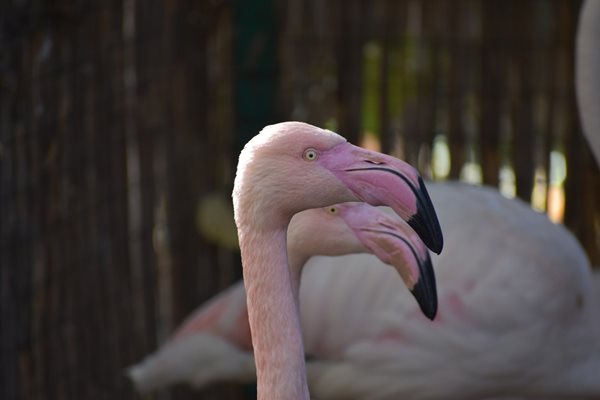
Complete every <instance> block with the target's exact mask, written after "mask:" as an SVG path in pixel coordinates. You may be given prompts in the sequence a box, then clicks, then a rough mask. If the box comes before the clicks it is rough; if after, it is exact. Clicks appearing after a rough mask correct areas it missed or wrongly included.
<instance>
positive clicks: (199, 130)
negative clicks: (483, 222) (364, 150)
mask: <svg viewBox="0 0 600 400" xmlns="http://www.w3.org/2000/svg"><path fill="white" fill-rule="evenodd" d="M579 6H580V2H579V1H575V0H526V1H523V0H505V1H485V0H374V1H368V0H327V1H323V0H288V1H275V0H253V1H241V0H239V1H232V0H229V1H227V0H202V1H200V0H198V1H182V0H145V1H141V0H57V1H42V0H5V1H3V2H2V4H1V5H0V49H1V52H0V296H1V301H0V310H1V320H0V326H1V328H0V398H2V399H111V400H117V399H130V398H136V395H135V394H134V393H133V390H132V387H131V385H130V384H129V382H128V381H127V380H126V379H125V377H124V374H123V369H124V368H125V367H126V366H128V365H131V364H132V363H134V362H137V361H139V360H140V359H141V358H142V357H143V355H145V354H147V353H149V352H150V351H152V350H154V349H155V348H156V347H157V346H158V345H159V344H160V343H162V342H163V341H164V340H165V339H166V337H167V335H168V334H169V333H170V332H171V330H172V329H173V328H174V327H175V326H176V325H177V324H178V323H179V322H181V320H182V319H183V318H184V317H185V316H186V315H187V314H188V313H189V312H190V311H191V310H193V309H194V308H195V307H196V306H197V305H198V304H200V303H201V302H203V301H205V300H206V299H208V298H209V297H210V296H212V295H214V294H215V293H217V292H218V291H220V290H222V289H223V288H225V287H227V286H228V285H229V284H231V283H232V282H234V281H235V280H237V279H239V278H240V276H241V269H240V261H239V253H238V252H237V251H236V250H235V237H233V239H232V237H231V232H232V229H231V227H232V222H231V216H230V215H229V212H228V209H227V206H228V205H227V201H229V200H228V198H229V195H230V192H231V188H232V181H233V177H234V174H235V165H236V158H237V154H238V153H239V151H240V149H241V148H242V147H243V144H244V143H245V142H246V141H247V140H248V139H249V138H251V137H252V136H254V135H255V134H256V133H257V132H258V131H259V130H260V129H261V128H262V127H263V126H264V125H267V124H270V123H274V122H279V121H283V120H302V121H306V122H309V123H312V124H315V125H319V126H323V127H327V128H330V129H333V130H336V131H337V132H339V133H340V134H342V135H344V136H345V137H347V138H348V140H350V141H351V142H353V143H357V144H362V145H363V146H366V147H370V148H374V149H381V150H382V151H385V152H388V153H391V154H394V155H396V156H398V157H401V158H404V159H406V160H407V161H409V162H410V163H412V164H413V165H415V166H418V168H419V170H420V171H421V172H422V173H423V174H424V175H425V176H428V177H429V178H430V179H436V180H445V179H461V180H465V181H468V182H472V183H475V184H487V185H492V186H496V187H499V188H500V190H501V192H502V193H503V194H504V195H506V196H509V197H520V198H521V199H523V200H524V201H526V202H528V203H530V204H531V205H532V207H534V208H535V209H537V210H539V211H540V212H547V213H548V214H549V216H550V218H552V220H553V221H555V222H556V223H564V224H566V225H567V226H568V227H569V229H571V231H572V232H574V233H575V235H576V236H577V237H578V238H579V240H580V241H581V243H582V244H583V245H584V247H585V249H586V250H587V252H588V254H589V257H590V259H591V260H592V263H593V264H595V265H600V207H599V205H600V173H599V170H598V167H597V165H596V164H595V162H594V160H593V157H592V155H591V153H590V151H589V149H588V145H587V143H586V142H585V140H584V138H583V136H582V134H581V128H580V123H579V120H578V116H577V110H576V104H575V98H574V88H573V79H574V78H573V70H574V64H573V59H574V54H573V53H574V35H575V29H576V22H577V15H578V10H579ZM251 396H252V388H246V387H237V386H231V387H230V386H221V387H216V388H213V389H210V390H207V391H203V392H197V393H193V392H191V391H190V390H188V389H186V388H176V389H173V390H170V391H167V392H161V393H159V394H157V395H155V396H151V397H149V398H156V399H174V400H175V399H192V398H196V399H245V398H251Z"/></svg>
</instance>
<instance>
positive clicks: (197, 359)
mask: <svg viewBox="0 0 600 400" xmlns="http://www.w3.org/2000/svg"><path fill="white" fill-rule="evenodd" d="M287 246H288V260H289V267H290V271H291V274H292V276H299V275H300V273H301V270H302V267H303V266H304V264H305V263H306V262H307V261H308V259H310V257H312V256H314V255H325V256H336V255H343V254H352V253H366V252H370V253H372V254H375V255H376V256H377V257H378V258H379V259H380V260H382V262H384V263H386V264H387V266H389V265H392V266H394V267H395V269H396V270H397V271H398V272H399V273H400V275H401V276H403V277H404V281H405V285H406V286H407V287H413V286H414V281H415V277H417V276H420V275H422V276H428V277H429V278H425V279H424V282H431V284H433V285H435V279H434V276H433V269H432V265H431V259H430V256H429V253H428V252H427V249H426V247H425V245H424V244H423V242H422V241H421V240H420V238H419V237H418V236H417V235H416V234H415V233H414V231H413V230H412V229H411V228H410V227H409V226H408V224H406V223H405V222H404V221H403V220H402V219H400V218H399V217H398V216H397V215H396V214H395V213H388V214H386V213H384V212H383V211H381V210H379V209H378V208H375V207H372V206H369V205H366V204H364V203H345V204H338V205H332V206H328V207H325V208H321V209H310V210H305V211H302V212H300V213H298V214H296V215H294V217H293V218H292V220H291V222H290V225H289V227H288V232H287ZM428 289H429V290H430V295H428V296H423V295H420V294H419V293H416V294H415V296H416V297H417V301H419V300H421V301H423V302H424V303H423V304H422V305H420V306H421V308H422V309H423V313H424V314H426V315H428V318H432V317H433V314H434V313H435V310H436V306H437V303H436V291H435V286H434V287H431V288H428ZM251 350H252V341H251V336H250V329H249V325H248V314H247V308H246V292H245V290H244V285H243V282H239V283H238V284H236V285H234V286H233V287H232V288H230V289H229V290H227V291H225V292H223V293H222V294H220V295H219V296H217V297H216V298H215V299H213V300H211V301H210V302H209V303H208V304H206V305H204V306H201V307H200V308H199V309H198V310H197V311H195V312H194V313H193V314H192V315H191V316H190V317H188V318H187V319H186V321H184V322H183V324H182V325H181V327H180V328H178V329H177V330H176V331H175V332H174V333H173V335H172V337H171V338H170V339H169V340H168V341H167V342H166V343H165V344H164V345H163V346H162V347H161V348H160V349H159V350H158V351H157V352H156V353H154V354H152V355H150V356H148V357H146V358H145V359H144V360H143V361H142V362H140V363H139V364H137V365H134V366H132V367H130V368H129V369H128V375H129V377H130V378H131V380H132V381H133V383H134V384H135V387H136V388H137V390H138V391H139V392H149V391H152V390H156V389H159V388H162V387H165V386H167V385H170V384H174V383H183V382H187V383H189V384H190V385H191V386H193V387H204V386H207V385H210V384H212V383H216V382H219V381H220V380H221V379H222V380H223V381H229V382H239V383H250V382H252V381H254V380H256V371H255V368H254V361H253V357H252V354H251Z"/></svg>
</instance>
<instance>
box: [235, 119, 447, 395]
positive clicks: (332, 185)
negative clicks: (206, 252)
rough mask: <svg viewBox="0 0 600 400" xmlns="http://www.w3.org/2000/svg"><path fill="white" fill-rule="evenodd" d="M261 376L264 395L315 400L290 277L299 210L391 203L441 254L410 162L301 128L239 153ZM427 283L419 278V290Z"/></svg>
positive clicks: (258, 140) (251, 314)
mask: <svg viewBox="0 0 600 400" xmlns="http://www.w3.org/2000/svg"><path fill="white" fill-rule="evenodd" d="M232 198H233V211H234V219H235V223H236V226H237V231H238V238H239V243H240V252H241V258H242V265H243V277H244V285H245V287H246V297H247V308H248V318H249V322H250V331H251V334H252V345H253V348H254V358H255V363H256V374H257V393H258V399H260V400H264V399H308V398H309V394H308V393H309V392H308V385H307V383H306V371H305V363H304V347H303V343H302V333H301V328H300V321H299V316H298V299H297V298H296V297H297V296H295V295H296V294H297V285H298V283H299V282H298V281H297V280H296V279H294V278H293V277H290V271H289V268H288V258H287V249H286V232H287V227H288V224H289V222H290V220H291V218H292V216H293V215H294V214H296V213H297V212H300V211H303V210H306V209H309V208H317V207H322V206H328V205H331V204H334V203H338V202H346V201H365V202H367V203H370V204H372V205H382V204H385V205H389V206H391V207H392V208H393V209H394V211H395V212H396V213H398V215H399V216H401V217H402V218H403V219H404V220H406V221H407V222H408V224H409V225H410V226H411V227H412V228H413V229H414V230H415V232H416V233H417V234H419V236H420V237H421V238H422V240H423V241H424V242H425V244H426V245H427V246H428V247H429V248H430V249H432V250H433V251H435V252H440V251H441V249H442V245H443V239H442V234H441V229H440V226H439V223H438V221H437V217H436V215H435V211H434V209H433V205H432V204H431V200H430V199H429V195H428V193H427V190H426V189H425V185H424V183H423V180H422V179H421V178H420V176H419V175H418V173H417V172H416V170H415V169H414V168H412V167H411V166H410V165H408V164H406V163H405V162H403V161H400V160H398V159H396V158H393V157H390V156H387V155H384V154H381V153H376V152H372V151H369V150H365V149H362V148H360V147H357V146H354V145H352V144H350V143H348V142H347V141H346V140H345V139H344V138H343V137H342V136H340V135H338V134H336V133H334V132H331V131H329V130H324V129H320V128H317V127H315V126H312V125H309V124H306V123H301V122H285V123H280V124H275V125H270V126H268V127H266V128H264V129H263V130H262V131H261V132H260V133H259V134H258V135H256V136H255V137H254V138H252V139H251V140H250V141H249V142H248V143H247V144H246V145H245V146H244V149H243V150H242V152H241V153H240V158H239V161H238V168H237V172H236V177H235V180H234V186H233V195H232ZM420 285H425V283H423V282H421V281H420V280H419V281H417V282H416V283H415V288H416V287H419V286H420Z"/></svg>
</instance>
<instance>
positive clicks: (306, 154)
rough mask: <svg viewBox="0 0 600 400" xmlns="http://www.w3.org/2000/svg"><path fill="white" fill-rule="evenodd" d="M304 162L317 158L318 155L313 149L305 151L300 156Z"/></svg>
mask: <svg viewBox="0 0 600 400" xmlns="http://www.w3.org/2000/svg"><path fill="white" fill-rule="evenodd" d="M302 157H303V158H304V159H305V160H306V161H315V160H316V159H317V158H319V153H317V151H316V150H315V149H306V150H304V154H303V156H302Z"/></svg>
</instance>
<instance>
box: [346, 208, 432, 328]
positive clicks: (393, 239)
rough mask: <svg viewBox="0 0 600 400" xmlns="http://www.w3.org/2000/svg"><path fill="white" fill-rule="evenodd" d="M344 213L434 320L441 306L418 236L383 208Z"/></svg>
mask: <svg viewBox="0 0 600 400" xmlns="http://www.w3.org/2000/svg"><path fill="white" fill-rule="evenodd" d="M353 204H354V203H353ZM341 212H342V216H343V217H344V220H345V221H346V224H348V226H349V227H350V228H351V229H352V230H353V231H354V233H355V234H356V236H357V237H358V238H359V240H360V241H361V242H362V243H363V245H364V246H365V247H366V248H368V249H369V250H370V251H371V252H372V253H373V254H375V255H376V256H377V257H378V258H379V259H380V260H381V261H383V262H384V263H386V264H389V265H391V266H393V267H394V268H395V269H396V270H397V271H398V272H399V273H400V276H401V277H402V280H403V281H404V283H405V284H406V286H407V287H408V289H409V290H410V291H411V293H412V294H413V296H414V297H415V299H416V300H417V303H418V304H419V307H420V308H421V311H422V312H423V314H425V316H427V318H429V319H433V318H435V315H436V313H437V304H438V303H437V289H436V282H435V273H434V271H433V266H432V264H431V258H430V257H429V252H428V251H427V248H426V246H425V244H424V243H423V242H422V241H421V239H420V238H419V236H418V235H417V234H416V233H415V232H414V231H413V230H412V229H411V227H410V226H409V225H408V224H407V223H405V222H404V221H403V220H402V219H400V218H398V217H397V216H396V215H392V214H390V215H388V214H386V213H384V212H383V211H382V209H380V208H375V207H370V206H368V205H360V206H353V207H347V208H341Z"/></svg>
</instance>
